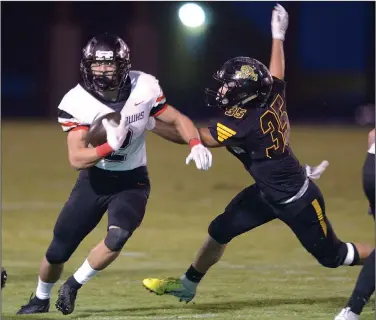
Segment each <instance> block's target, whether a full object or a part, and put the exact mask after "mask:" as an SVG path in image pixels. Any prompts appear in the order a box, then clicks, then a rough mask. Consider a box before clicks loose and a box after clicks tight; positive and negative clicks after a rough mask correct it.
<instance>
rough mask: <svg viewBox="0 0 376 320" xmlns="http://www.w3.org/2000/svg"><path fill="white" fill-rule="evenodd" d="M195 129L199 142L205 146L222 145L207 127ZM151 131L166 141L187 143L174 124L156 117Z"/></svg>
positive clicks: (214, 146)
mask: <svg viewBox="0 0 376 320" xmlns="http://www.w3.org/2000/svg"><path fill="white" fill-rule="evenodd" d="M197 130H198V132H199V134H200V139H201V142H202V144H203V145H204V146H205V147H208V148H216V147H222V145H221V144H219V143H218V142H217V141H216V140H215V139H214V138H213V137H212V135H211V134H210V131H209V129H208V128H198V129H197ZM152 131H153V132H154V133H155V134H157V135H159V136H160V137H162V138H164V139H166V140H168V141H171V142H174V143H177V144H187V142H185V140H184V139H183V138H182V136H181V135H180V133H179V132H178V131H177V129H176V127H175V126H173V125H171V124H168V123H165V122H163V121H160V120H158V119H156V121H155V126H154V128H153V129H152Z"/></svg>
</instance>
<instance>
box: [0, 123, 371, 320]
mask: <svg viewBox="0 0 376 320" xmlns="http://www.w3.org/2000/svg"><path fill="white" fill-rule="evenodd" d="M65 137H66V135H65V134H64V133H63V132H61V131H60V128H59V126H58V124H50V123H26V122H25V123H19V122H5V123H4V122H3V127H2V174H3V176H2V262H3V265H4V266H5V267H6V268H7V271H8V278H9V280H8V283H7V287H6V288H5V289H4V291H3V293H2V312H3V319H19V318H20V316H15V313H16V312H17V310H18V308H19V307H20V306H21V305H22V304H25V303H26V302H27V300H28V298H29V296H30V294H31V293H32V292H34V291H35V288H36V284H37V275H38V269H39V262H40V259H41V258H42V256H43V255H44V253H45V250H46V249H47V246H48V244H49V242H50V240H51V236H52V228H53V225H54V223H55V220H56V218H57V215H58V213H59V211H60V208H61V207H62V205H63V203H64V202H65V200H66V199H67V197H68V194H69V192H70V190H71V187H72V186H73V184H74V182H75V178H76V176H77V172H76V171H74V170H73V169H71V168H70V167H69V164H68V161H67V151H66V142H65ZM291 139H292V146H293V148H294V152H295V154H296V155H297V156H298V157H299V158H300V160H301V162H302V163H310V164H318V163H319V162H320V161H321V160H323V159H327V160H329V162H330V166H329V168H328V170H327V172H325V174H324V175H323V176H322V177H321V180H320V181H319V182H318V184H319V186H320V187H321V190H322V192H323V194H324V196H325V200H326V209H327V214H328V216H329V218H330V219H331V221H332V223H333V225H334V228H335V229H336V231H337V234H338V236H339V237H341V238H342V239H343V240H346V241H358V242H360V241H364V242H369V243H373V239H374V237H373V235H374V223H373V221H372V219H371V217H369V216H368V215H367V202H366V200H365V198H364V196H363V192H362V188H361V167H362V165H363V161H364V158H365V154H366V149H367V129H354V128H343V127H333V128H330V129H328V128H322V127H299V126H295V127H293V130H292V135H291ZM147 140H148V141H147V148H148V160H149V172H150V176H151V182H152V192H151V196H150V201H149V204H148V208H147V214H146V217H145V219H144V222H143V224H142V226H141V227H140V228H139V229H138V231H136V233H135V234H134V236H133V237H132V238H131V240H130V241H129V242H128V243H127V245H126V246H125V248H124V250H123V252H122V254H121V256H120V257H119V259H118V260H117V261H116V262H115V263H114V264H113V265H111V266H110V267H109V268H108V269H107V270H105V271H104V272H102V273H100V274H99V276H97V277H96V278H94V279H93V280H92V281H90V282H89V283H88V284H86V285H85V286H84V287H83V288H82V289H81V290H80V292H79V295H78V299H77V304H76V310H75V312H74V313H73V314H72V315H70V316H67V317H65V318H71V319H87V320H97V319H103V320H126V319H127V320H128V319H129V320H138V319H153V320H164V319H214V320H230V319H257V320H266V319H273V320H274V319H278V320H294V319H299V320H301V319H317V320H319V319H320V320H324V319H329V320H331V319H333V318H334V315H335V314H336V313H337V312H338V311H339V310H340V309H341V308H342V307H343V305H344V303H345V302H346V300H347V298H348V296H349V294H350V293H351V290H352V288H353V285H354V283H355V279H356V277H357V275H358V273H359V271H360V268H359V267H351V268H349V267H341V268H338V269H325V268H323V267H321V266H320V265H318V263H317V262H316V261H315V260H314V259H313V258H312V257H311V256H310V255H309V254H308V253H306V252H305V251H304V249H303V248H302V247H301V246H300V244H299V243H298V241H297V239H296V238H295V237H294V235H293V234H292V233H291V232H290V231H289V229H288V228H287V227H286V226H285V225H284V224H282V223H280V222H279V221H274V222H272V223H269V224H268V225H265V226H262V227H260V228H259V229H257V230H254V231H253V232H251V233H248V234H245V235H243V236H240V237H239V238H237V239H235V240H233V242H232V243H231V244H230V245H229V247H228V249H227V252H226V253H225V255H224V257H223V260H222V261H221V262H220V263H218V264H217V265H216V266H215V267H214V268H212V270H211V271H210V272H209V273H208V275H207V276H206V278H205V279H204V280H203V281H202V283H201V285H200V287H199V291H198V294H197V296H196V298H195V304H192V303H191V304H181V303H179V302H177V301H176V300H175V299H174V298H173V297H170V296H162V297H158V296H155V295H153V294H150V293H149V292H147V291H146V290H145V289H144V288H143V287H142V285H141V281H142V279H143V278H146V277H150V276H153V277H165V276H179V275H181V274H182V273H183V272H184V271H185V270H186V268H187V267H188V266H189V265H190V263H191V261H192V259H193V258H194V256H195V253H196V251H197V249H198V248H199V246H200V245H201V243H202V241H203V240H204V238H205V237H206V235H207V227H208V225H209V222H210V221H211V220H212V219H213V218H214V217H215V216H216V215H217V214H219V213H222V210H223V208H224V207H225V205H226V204H227V203H228V202H229V201H230V200H231V199H232V197H233V196H234V195H235V194H236V193H237V192H239V191H240V190H241V189H242V188H243V187H245V186H247V185H249V184H250V183H252V180H251V178H250V177H249V175H248V174H247V173H246V172H245V171H244V170H243V168H242V165H241V164H240V163H239V162H238V161H237V160H236V159H235V158H234V157H232V156H231V155H230V154H228V153H227V152H226V151H225V150H219V149H217V150H213V156H214V164H213V167H212V168H211V169H210V170H209V171H208V172H199V171H198V170H196V169H195V167H194V165H190V166H186V165H185V157H186V155H187V152H188V149H187V147H186V146H179V145H174V144H171V143H169V142H166V141H164V140H162V139H161V138H159V137H157V136H154V135H153V134H149V136H148V139H147ZM106 223H107V221H106V216H105V217H104V219H103V220H102V222H101V224H100V225H99V226H98V227H97V229H95V230H94V232H93V233H92V234H90V235H89V236H88V237H87V238H86V239H85V241H84V242H83V243H82V244H81V246H80V247H79V249H78V250H77V251H76V252H75V254H74V255H73V256H72V258H71V260H70V261H69V262H68V263H67V264H66V267H65V270H64V274H63V278H62V280H65V279H66V278H67V277H69V276H70V275H71V274H72V272H74V271H75V270H76V269H77V268H78V267H79V266H80V265H81V263H82V262H83V261H84V259H85V257H86V255H87V253H88V252H89V250H90V249H91V247H92V246H93V245H95V244H96V243H97V242H98V241H99V240H100V239H101V238H102V237H104V235H105V230H106ZM61 283H62V282H61ZM59 286H60V283H58V285H57V286H56V287H55V289H54V291H53V296H52V301H51V302H52V306H51V310H50V313H49V314H46V315H35V316H28V317H26V318H27V319H62V318H64V316H62V315H61V314H60V313H58V312H57V311H56V309H55V307H54V303H55V299H56V293H57V289H58V287H59ZM371 305H372V304H370V305H368V306H367V307H366V308H365V310H364V313H363V314H362V317H361V318H362V319H373V314H374V310H373V308H372V306H371ZM23 318H25V317H23Z"/></svg>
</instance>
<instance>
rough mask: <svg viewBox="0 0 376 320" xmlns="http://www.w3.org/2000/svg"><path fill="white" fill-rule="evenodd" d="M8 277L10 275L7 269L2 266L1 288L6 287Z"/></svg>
mask: <svg viewBox="0 0 376 320" xmlns="http://www.w3.org/2000/svg"><path fill="white" fill-rule="evenodd" d="M7 278H8V275H7V272H6V270H5V269H4V268H3V267H1V289H2V288H4V287H5V283H6V282H7Z"/></svg>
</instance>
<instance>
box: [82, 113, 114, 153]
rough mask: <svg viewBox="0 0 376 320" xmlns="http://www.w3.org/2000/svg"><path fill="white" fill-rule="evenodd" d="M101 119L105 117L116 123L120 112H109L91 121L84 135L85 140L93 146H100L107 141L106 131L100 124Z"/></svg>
mask: <svg viewBox="0 0 376 320" xmlns="http://www.w3.org/2000/svg"><path fill="white" fill-rule="evenodd" d="M103 119H107V120H108V122H109V123H112V124H116V125H118V124H119V123H120V119H121V115H120V112H110V113H107V114H105V115H103V116H100V117H98V118H96V119H95V120H94V121H93V123H92V124H91V126H90V129H89V131H88V133H87V135H86V142H87V143H88V144H91V145H92V146H93V147H97V146H100V145H102V144H104V143H106V142H107V132H106V129H105V128H104V126H103V124H102V120H103Z"/></svg>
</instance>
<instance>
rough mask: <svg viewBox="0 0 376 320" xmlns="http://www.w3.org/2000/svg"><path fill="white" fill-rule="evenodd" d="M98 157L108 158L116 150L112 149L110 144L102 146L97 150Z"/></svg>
mask: <svg viewBox="0 0 376 320" xmlns="http://www.w3.org/2000/svg"><path fill="white" fill-rule="evenodd" d="M95 151H96V152H97V155H98V156H99V157H101V158H104V157H107V156H108V155H109V154H110V153H112V152H114V149H112V148H111V147H110V145H109V144H108V142H106V143H104V144H101V145H100V146H98V147H96V148H95Z"/></svg>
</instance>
